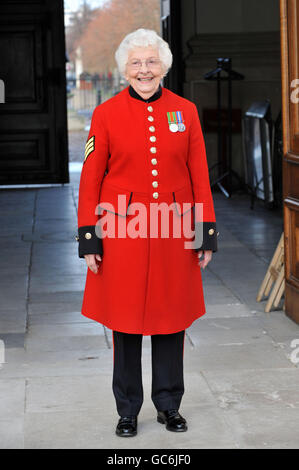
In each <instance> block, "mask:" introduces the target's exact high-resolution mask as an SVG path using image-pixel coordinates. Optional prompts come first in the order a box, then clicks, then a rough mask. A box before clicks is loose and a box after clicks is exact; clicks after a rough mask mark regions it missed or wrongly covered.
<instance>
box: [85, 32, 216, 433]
mask: <svg viewBox="0 0 299 470" xmlns="http://www.w3.org/2000/svg"><path fill="white" fill-rule="evenodd" d="M115 57H116V61H117V64H118V67H119V70H120V72H121V74H122V75H123V76H124V77H125V78H126V80H127V81H128V82H129V86H128V87H126V88H125V89H124V90H122V91H121V92H120V93H119V94H117V95H116V96H114V97H112V98H110V99H109V100H107V101H106V102H104V103H103V104H101V105H99V106H97V107H96V108H95V110H94V112H93V116H92V120H91V127H90V131H89V135H88V139H87V142H86V148H85V159H84V163H83V168H82V173H81V179H80V187H79V206H78V237H77V239H78V241H79V257H80V258H85V260H86V263H87V266H88V269H87V277H86V284H85V291H84V298H83V305H82V314H83V315H85V316H86V317H88V318H91V319H93V320H95V321H97V322H99V323H101V324H103V325H105V326H106V327H108V328H110V329H111V330H112V331H113V333H112V337H113V381H112V385H113V393H114V397H115V400H116V408H117V411H118V414H119V416H120V417H119V420H118V424H117V427H116V434H117V435H118V436H123V437H128V436H134V435H136V434H137V417H138V413H139V411H140V409H141V406H142V403H143V388H142V371H141V350H142V337H143V336H144V335H150V336H151V346H152V391H151V398H152V401H153V403H154V406H155V408H156V410H157V421H158V422H159V423H162V424H166V429H167V430H169V431H175V432H182V431H186V430H187V422H186V420H185V419H184V418H183V417H182V415H181V414H180V413H179V411H178V410H179V407H180V403H181V400H182V396H183V393H184V377H183V354H184V339H185V330H186V328H188V327H189V326H190V325H191V324H192V323H193V322H194V320H196V319H197V318H199V317H201V316H202V315H204V313H205V303H204V295H203V287H202V279H201V269H204V268H205V267H206V266H207V264H208V263H209V262H210V260H211V258H212V252H215V251H217V232H216V223H215V213H214V206H213V199H212V195H211V189H210V182H209V174H208V167H207V160H206V153H205V144H204V139H203V135H202V130H201V125H200V121H199V117H198V113H197V109H196V106H195V105H194V104H193V103H192V102H190V101H188V100H186V99H184V98H181V97H180V96H178V95H176V94H174V93H172V92H171V91H169V90H167V89H166V88H163V87H162V86H161V80H162V78H163V77H164V76H165V75H166V74H167V72H168V70H169V68H170V67H171V64H172V54H171V51H170V49H169V46H168V44H167V43H166V42H165V41H164V40H163V39H162V38H161V37H160V36H158V35H157V33H155V32H154V31H151V30H145V29H138V30H137V31H135V32H132V33H131V34H129V35H127V36H126V37H125V38H124V39H123V41H122V42H121V44H120V46H119V47H118V50H117V51H116V54H115ZM159 216H161V217H159ZM182 225H183V227H184V226H185V228H186V227H187V229H186V230H184V229H182ZM175 227H176V228H175ZM178 227H179V228H180V230H179V231H178V230H177V228H178ZM188 227H189V230H188ZM182 232H183V233H182ZM186 232H188V233H186Z"/></svg>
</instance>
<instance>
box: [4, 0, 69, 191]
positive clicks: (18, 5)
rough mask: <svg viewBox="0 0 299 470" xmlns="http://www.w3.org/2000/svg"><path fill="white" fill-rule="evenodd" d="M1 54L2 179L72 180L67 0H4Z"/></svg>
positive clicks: (11, 181)
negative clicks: (66, 66)
mask: <svg viewBox="0 0 299 470" xmlns="http://www.w3.org/2000/svg"><path fill="white" fill-rule="evenodd" d="M0 57H1V59H0V80H2V83H4V88H5V103H3V104H1V103H0V184H24V183H26V184H28V183H66V182H68V181H69V174H68V143H67V118H66V80H65V41H64V9H63V0H1V2H0ZM0 101H1V100H0Z"/></svg>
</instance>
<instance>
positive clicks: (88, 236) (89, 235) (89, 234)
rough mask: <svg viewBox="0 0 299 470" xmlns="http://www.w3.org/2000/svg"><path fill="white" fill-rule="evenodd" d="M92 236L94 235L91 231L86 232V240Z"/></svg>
mask: <svg viewBox="0 0 299 470" xmlns="http://www.w3.org/2000/svg"><path fill="white" fill-rule="evenodd" d="M91 237H92V235H91V233H89V232H87V233H86V234H85V238H86V240H90V239H91Z"/></svg>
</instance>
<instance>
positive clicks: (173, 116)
mask: <svg viewBox="0 0 299 470" xmlns="http://www.w3.org/2000/svg"><path fill="white" fill-rule="evenodd" d="M167 119H168V126H169V130H170V132H178V131H179V132H184V131H185V130H186V126H185V124H184V118H183V113H182V111H169V112H168V113H167Z"/></svg>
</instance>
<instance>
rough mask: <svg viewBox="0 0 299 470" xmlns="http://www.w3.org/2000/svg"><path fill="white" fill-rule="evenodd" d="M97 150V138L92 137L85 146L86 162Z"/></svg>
mask: <svg viewBox="0 0 299 470" xmlns="http://www.w3.org/2000/svg"><path fill="white" fill-rule="evenodd" d="M94 149H95V136H94V135H92V136H91V137H90V138H89V139H88V141H87V142H86V144H85V154H84V162H83V163H85V161H86V159H87V157H88V156H89V155H90V154H91V153H92V152H93V151H94Z"/></svg>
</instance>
